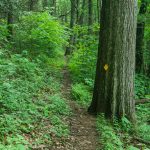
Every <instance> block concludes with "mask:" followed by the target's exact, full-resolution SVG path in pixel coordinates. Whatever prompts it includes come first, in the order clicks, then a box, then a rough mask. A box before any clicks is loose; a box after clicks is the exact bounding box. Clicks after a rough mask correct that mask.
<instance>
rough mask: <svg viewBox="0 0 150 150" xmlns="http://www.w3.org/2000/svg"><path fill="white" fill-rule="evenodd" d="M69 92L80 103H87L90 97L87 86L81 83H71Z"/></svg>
mask: <svg viewBox="0 0 150 150" xmlns="http://www.w3.org/2000/svg"><path fill="white" fill-rule="evenodd" d="M71 94H72V96H73V98H74V99H75V100H76V101H77V102H78V103H79V104H82V105H88V104H89V102H90V101H91V99H92V96H91V93H90V91H89V87H88V86H86V85H84V84H82V83H76V84H73V85H72V90H71Z"/></svg>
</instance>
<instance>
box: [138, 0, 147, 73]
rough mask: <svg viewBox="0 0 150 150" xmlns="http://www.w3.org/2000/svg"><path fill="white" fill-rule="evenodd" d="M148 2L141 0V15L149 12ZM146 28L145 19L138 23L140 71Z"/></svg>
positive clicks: (139, 70) (142, 61)
mask: <svg viewBox="0 0 150 150" xmlns="http://www.w3.org/2000/svg"><path fill="white" fill-rule="evenodd" d="M147 6H148V3H147V1H146V0H142V1H141V7H140V11H139V15H145V14H146V12H147ZM144 30H145V20H140V21H139V22H138V24H137V39H136V71H137V72H138V73H139V72H141V71H142V70H143V69H142V68H143V67H142V66H143V63H144V58H143V47H144Z"/></svg>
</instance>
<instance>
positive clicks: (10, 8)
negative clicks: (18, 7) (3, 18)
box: [7, 2, 13, 41]
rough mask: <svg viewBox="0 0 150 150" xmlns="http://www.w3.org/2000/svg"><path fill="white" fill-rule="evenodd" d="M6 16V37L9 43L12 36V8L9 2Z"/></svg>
mask: <svg viewBox="0 0 150 150" xmlns="http://www.w3.org/2000/svg"><path fill="white" fill-rule="evenodd" d="M8 9H9V10H8V14H7V29H8V36H7V40H8V41H11V40H12V35H13V27H12V25H13V6H12V4H11V2H9V8H8Z"/></svg>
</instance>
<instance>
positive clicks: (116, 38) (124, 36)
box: [88, 0, 137, 120]
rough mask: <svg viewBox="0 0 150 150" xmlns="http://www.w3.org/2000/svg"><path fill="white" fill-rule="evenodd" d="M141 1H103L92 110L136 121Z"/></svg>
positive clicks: (107, 115)
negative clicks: (138, 6)
mask: <svg viewBox="0 0 150 150" xmlns="http://www.w3.org/2000/svg"><path fill="white" fill-rule="evenodd" d="M136 23H137V0H125V1H124V0H123V1H122V0H121V1H120V0H111V1H110V0H103V1H102V11H101V29H100V43H99V51H98V60H97V69H96V78H95V85H94V92H93V100H92V103H91V106H90V107H89V109H88V111H89V112H90V113H104V114H105V116H106V117H108V118H114V117H118V118H121V117H123V116H126V117H128V118H129V119H130V120H134V119H135V108H134V107H135V106H134V100H133V99H134V84H133V81H134V72H135V45H136Z"/></svg>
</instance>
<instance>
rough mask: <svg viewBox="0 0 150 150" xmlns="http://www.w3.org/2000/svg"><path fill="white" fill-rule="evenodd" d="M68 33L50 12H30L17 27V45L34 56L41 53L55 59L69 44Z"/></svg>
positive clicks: (21, 19)
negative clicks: (56, 54) (65, 45)
mask: <svg viewBox="0 0 150 150" xmlns="http://www.w3.org/2000/svg"><path fill="white" fill-rule="evenodd" d="M67 37H68V35H67V32H66V31H65V27H64V26H63V25H61V24H60V23H59V22H58V21H57V20H56V19H55V18H53V17H52V16H50V15H49V13H48V12H43V13H41V12H40V13H37V12H34V13H33V12H32V13H31V12H28V13H26V14H25V15H24V16H22V17H21V18H20V22H19V23H18V24H16V26H15V43H16V46H17V48H18V49H20V51H22V50H27V51H28V52H29V54H31V55H32V56H36V55H38V54H41V53H46V54H47V55H49V56H51V57H53V56H54V55H55V53H56V52H57V51H58V50H62V47H63V46H64V44H66V43H67V42H66V41H67Z"/></svg>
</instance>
